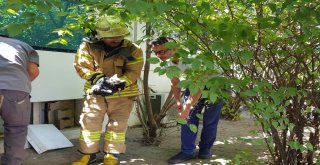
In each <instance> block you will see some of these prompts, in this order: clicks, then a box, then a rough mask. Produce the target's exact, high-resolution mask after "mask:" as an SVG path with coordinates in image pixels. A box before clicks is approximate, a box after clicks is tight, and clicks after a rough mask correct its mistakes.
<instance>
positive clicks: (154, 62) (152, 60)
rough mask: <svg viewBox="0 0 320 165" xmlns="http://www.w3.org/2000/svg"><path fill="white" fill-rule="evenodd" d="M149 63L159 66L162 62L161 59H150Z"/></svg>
mask: <svg viewBox="0 0 320 165" xmlns="http://www.w3.org/2000/svg"><path fill="white" fill-rule="evenodd" d="M148 61H149V62H150V64H157V63H159V62H160V60H159V58H157V57H150V58H149V59H148Z"/></svg>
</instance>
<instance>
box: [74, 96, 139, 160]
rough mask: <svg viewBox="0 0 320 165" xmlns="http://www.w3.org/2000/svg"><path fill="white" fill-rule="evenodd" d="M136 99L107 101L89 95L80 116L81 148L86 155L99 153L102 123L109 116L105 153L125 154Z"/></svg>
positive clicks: (123, 98)
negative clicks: (128, 128) (126, 137)
mask: <svg viewBox="0 0 320 165" xmlns="http://www.w3.org/2000/svg"><path fill="white" fill-rule="evenodd" d="M133 104H134V97H122V98H121V97H120V98H115V99H105V97H102V96H97V95H87V96H86V98H85V101H84V107H83V110H82V114H81V116H80V124H81V130H80V138H79V141H80V148H79V151H80V152H81V153H84V154H92V153H97V152H99V151H100V150H99V142H100V138H101V132H102V131H101V129H102V123H103V120H104V115H105V114H107V115H108V118H109V120H108V124H107V126H106V131H105V134H104V144H103V151H104V152H105V153H114V154H119V153H125V151H126V146H125V135H126V131H127V126H128V124H127V123H128V118H129V115H130V112H131V110H132V108H133Z"/></svg>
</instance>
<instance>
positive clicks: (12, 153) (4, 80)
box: [0, 35, 39, 165]
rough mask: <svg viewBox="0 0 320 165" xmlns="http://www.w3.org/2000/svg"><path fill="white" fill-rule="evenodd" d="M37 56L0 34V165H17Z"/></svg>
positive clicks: (21, 158) (25, 129) (24, 45)
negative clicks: (0, 150)
mask: <svg viewBox="0 0 320 165" xmlns="http://www.w3.org/2000/svg"><path fill="white" fill-rule="evenodd" d="M38 66H39V55H38V53H37V52H36V51H35V50H34V49H33V48H32V47H31V46H30V45H28V44H27V43H25V42H22V41H19V40H17V39H13V38H9V37H7V36H3V35H0V115H1V118H2V119H3V122H4V124H3V126H4V154H3V155H2V156H1V165H21V164H22V162H23V160H24V158H25V150H24V146H25V143H26V137H27V133H28V125H29V123H30V115H31V103H30V97H29V96H30V92H31V81H33V80H34V79H36V78H37V77H38V75H39V68H38Z"/></svg>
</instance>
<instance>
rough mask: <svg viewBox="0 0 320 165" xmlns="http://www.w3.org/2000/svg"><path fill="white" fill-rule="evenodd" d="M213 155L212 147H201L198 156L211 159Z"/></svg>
mask: <svg viewBox="0 0 320 165" xmlns="http://www.w3.org/2000/svg"><path fill="white" fill-rule="evenodd" d="M211 157H212V154H211V150H210V149H200V150H199V154H198V158H199V159H209V158H211Z"/></svg>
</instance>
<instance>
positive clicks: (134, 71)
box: [74, 39, 144, 99]
mask: <svg viewBox="0 0 320 165" xmlns="http://www.w3.org/2000/svg"><path fill="white" fill-rule="evenodd" d="M143 64H144V60H143V52H142V50H141V48H140V47H139V46H137V45H136V44H134V43H132V42H131V41H129V40H127V39H124V40H123V42H122V45H121V47H120V48H118V49H117V50H115V51H111V52H109V53H107V52H106V51H105V50H104V48H103V46H101V45H97V44H94V43H89V42H83V43H82V44H81V45H80V47H79V49H78V50H77V53H76V57H75V61H74V67H75V69H76V71H77V73H78V74H79V76H80V77H81V78H83V79H85V80H87V81H86V83H85V85H84V92H85V93H87V94H88V93H89V91H90V89H91V87H92V86H93V85H94V83H93V82H95V81H96V79H98V78H100V77H101V76H102V75H105V76H107V77H112V76H113V75H115V74H117V76H118V77H119V78H120V79H121V80H124V81H125V82H126V88H125V89H124V90H122V91H120V93H114V94H113V95H111V96H107V97H106V99H113V98H120V97H130V96H137V95H139V90H138V85H137V79H138V78H139V77H140V74H141V69H142V67H143Z"/></svg>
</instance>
